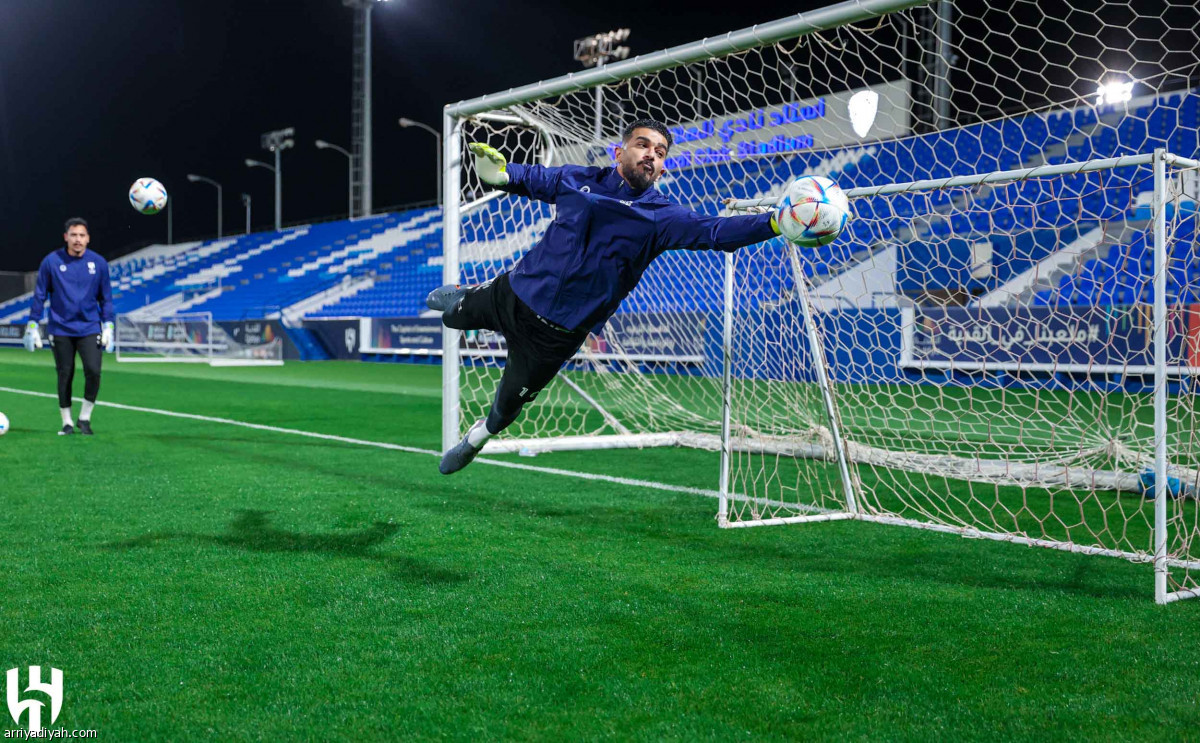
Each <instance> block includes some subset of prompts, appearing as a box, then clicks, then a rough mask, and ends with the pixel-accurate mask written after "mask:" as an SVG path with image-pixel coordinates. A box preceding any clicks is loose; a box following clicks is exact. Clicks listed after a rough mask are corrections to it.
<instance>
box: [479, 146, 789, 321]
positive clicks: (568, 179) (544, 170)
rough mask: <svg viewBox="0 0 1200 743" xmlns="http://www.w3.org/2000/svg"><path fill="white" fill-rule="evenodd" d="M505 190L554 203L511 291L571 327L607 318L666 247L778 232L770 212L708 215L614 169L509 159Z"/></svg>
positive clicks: (747, 241)
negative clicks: (551, 215)
mask: <svg viewBox="0 0 1200 743" xmlns="http://www.w3.org/2000/svg"><path fill="white" fill-rule="evenodd" d="M507 172H508V178H509V182H508V184H507V185H505V186H502V188H503V190H505V191H508V192H509V193H512V194H516V195H518V196H528V197H531V198H535V199H539V200H541V201H546V202H549V203H551V204H557V205H558V208H557V209H556V214H555V217H554V221H553V222H551V223H550V226H549V227H548V228H547V229H546V234H545V235H544V236H543V237H542V239H541V241H540V242H538V244H537V245H535V246H533V248H532V249H531V250H530V251H529V252H528V253H526V254H525V256H524V257H523V258H521V261H520V262H519V263H518V264H517V266H516V268H514V269H513V270H512V273H511V274H510V276H509V279H510V282H511V284H512V289H513V292H514V293H515V294H516V295H517V296H518V297H519V298H520V299H521V301H522V302H524V303H525V304H526V305H528V306H529V308H530V309H531V310H533V311H534V312H536V313H537V314H539V315H541V316H542V317H544V318H546V319H547V320H550V321H552V322H555V323H557V324H559V325H562V326H563V327H565V328H569V329H578V328H592V327H595V326H597V325H599V324H601V323H603V322H604V321H605V320H607V319H608V318H609V317H610V316H611V315H612V314H613V313H614V312H616V311H617V307H618V306H619V305H620V304H621V300H623V299H624V298H625V297H626V296H627V295H628V294H629V292H631V291H633V288H634V287H635V286H637V283H638V281H640V280H641V278H642V273H643V272H645V270H646V267H647V266H649V265H650V262H651V261H653V260H654V259H655V258H657V257H658V256H659V255H661V254H662V253H663V251H665V250H726V251H733V250H737V249H738V248H740V247H743V246H745V245H752V244H754V243H759V242H762V241H764V240H769V239H771V238H773V237H775V230H774V229H772V228H771V224H770V220H771V216H770V214H755V215H749V216H737V217H706V216H704V215H702V214H697V213H696V212H693V211H691V210H690V209H687V208H686V207H683V206H679V205H678V204H673V203H671V202H670V201H668V200H667V197H666V196H663V195H662V194H661V193H659V192H658V191H657V190H656V189H654V188H647V189H645V190H642V191H635V190H634V189H633V188H631V187H630V186H629V184H628V183H626V182H625V179H624V178H622V177H621V175H620V173H618V172H617V170H616V168H594V167H581V166H575V165H563V166H560V167H553V168H549V167H543V166H541V165H519V164H515V163H513V164H509V166H508V168H507Z"/></svg>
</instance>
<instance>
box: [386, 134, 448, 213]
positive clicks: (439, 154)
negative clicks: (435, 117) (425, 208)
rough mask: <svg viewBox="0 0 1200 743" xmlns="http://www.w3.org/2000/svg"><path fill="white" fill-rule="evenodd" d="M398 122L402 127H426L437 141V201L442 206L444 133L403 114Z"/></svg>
mask: <svg viewBox="0 0 1200 743" xmlns="http://www.w3.org/2000/svg"><path fill="white" fill-rule="evenodd" d="M397 123H398V124H400V128H401V129H407V128H409V127H410V126H415V127H417V128H419V129H424V130H425V131H427V132H429V133H430V134H432V135H433V137H434V139H435V140H436V141H437V203H438V206H441V205H442V133H441V132H439V131H438V130H437V129H434V128H433V127H432V126H430V125H428V124H422V123H421V122H419V121H414V120H413V119H409V118H405V117H404V116H401V117H400V120H399V121H398V122H397Z"/></svg>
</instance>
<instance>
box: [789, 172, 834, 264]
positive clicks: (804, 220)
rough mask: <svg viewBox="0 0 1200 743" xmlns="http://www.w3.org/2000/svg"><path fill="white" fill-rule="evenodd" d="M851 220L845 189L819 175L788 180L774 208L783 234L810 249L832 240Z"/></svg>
mask: <svg viewBox="0 0 1200 743" xmlns="http://www.w3.org/2000/svg"><path fill="white" fill-rule="evenodd" d="M848 221H850V200H849V199H847V198H846V192H845V191H843V190H842V189H841V188H839V187H838V184H836V183H834V182H833V181H831V180H829V179H828V178H825V177H823V176H819V175H802V176H800V177H799V178H797V179H796V180H794V181H792V182H791V183H789V184H788V187H787V188H786V189H784V192H783V196H781V197H779V204H778V206H776V208H775V223H776V224H778V225H779V231H780V233H782V234H783V236H784V237H786V238H787V239H788V240H791V241H792V242H794V243H796V244H797V245H803V246H805V247H808V248H811V247H815V246H817V245H828V244H829V243H831V242H833V241H834V240H835V239H837V236H838V235H840V234H842V230H843V229H845V228H846V222H848Z"/></svg>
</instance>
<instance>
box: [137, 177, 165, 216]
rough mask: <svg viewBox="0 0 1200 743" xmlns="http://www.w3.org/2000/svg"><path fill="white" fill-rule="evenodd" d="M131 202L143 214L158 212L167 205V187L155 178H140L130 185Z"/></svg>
mask: <svg viewBox="0 0 1200 743" xmlns="http://www.w3.org/2000/svg"><path fill="white" fill-rule="evenodd" d="M129 203H130V204H132V205H133V208H134V209H137V210H138V211H139V212H141V213H142V214H158V213H159V212H161V211H162V210H163V209H164V208H165V207H166V206H167V189H165V188H163V184H161V183H159V182H158V181H156V180H154V179H153V178H138V179H137V180H136V181H134V182H133V185H132V186H130V187H129Z"/></svg>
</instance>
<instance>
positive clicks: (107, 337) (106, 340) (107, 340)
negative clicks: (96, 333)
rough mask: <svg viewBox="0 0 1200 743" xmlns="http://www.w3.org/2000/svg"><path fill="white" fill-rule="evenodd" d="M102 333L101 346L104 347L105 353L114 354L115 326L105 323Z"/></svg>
mask: <svg viewBox="0 0 1200 743" xmlns="http://www.w3.org/2000/svg"><path fill="white" fill-rule="evenodd" d="M101 327H102V328H103V329H102V330H101V331H100V345H101V346H103V347H104V352H105V353H112V352H113V324H112V323H110V322H106V323H104V325H103V326H101Z"/></svg>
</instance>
